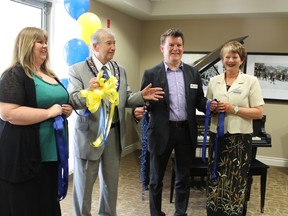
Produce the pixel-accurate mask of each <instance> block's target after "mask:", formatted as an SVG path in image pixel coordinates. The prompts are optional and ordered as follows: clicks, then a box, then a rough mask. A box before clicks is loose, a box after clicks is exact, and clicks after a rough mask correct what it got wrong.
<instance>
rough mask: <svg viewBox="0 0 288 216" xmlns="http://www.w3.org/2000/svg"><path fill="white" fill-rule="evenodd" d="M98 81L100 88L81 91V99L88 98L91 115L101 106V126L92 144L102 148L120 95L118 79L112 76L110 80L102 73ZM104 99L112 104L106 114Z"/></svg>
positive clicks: (99, 74) (87, 104)
mask: <svg viewBox="0 0 288 216" xmlns="http://www.w3.org/2000/svg"><path fill="white" fill-rule="evenodd" d="M97 81H98V84H99V86H100V88H98V89H94V90H81V91H80V95H81V97H84V98H86V106H87V108H88V110H89V111H90V112H91V113H95V112H96V111H97V110H98V109H99V107H100V106H101V115H100V124H99V130H98V135H97V139H96V140H95V141H94V142H93V143H92V145H93V146H94V147H100V146H101V145H103V143H104V144H105V143H106V140H107V137H108V134H109V132H110V127H111V123H112V119H113V115H114V110H115V106H117V105H118V104H119V95H118V92H117V90H116V87H117V82H118V81H117V79H116V78H115V77H114V76H110V77H109V79H108V80H107V79H105V78H103V77H102V73H101V72H99V73H98V75H97ZM103 99H107V100H108V101H109V102H110V103H111V106H110V111H109V113H108V112H106V111H107V110H106V109H107V108H106V106H105V103H103Z"/></svg>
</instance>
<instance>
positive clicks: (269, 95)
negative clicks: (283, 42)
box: [245, 52, 288, 100]
mask: <svg viewBox="0 0 288 216" xmlns="http://www.w3.org/2000/svg"><path fill="white" fill-rule="evenodd" d="M245 71H246V73H247V74H251V75H253V76H256V77H257V78H258V80H259V83H260V86H261V88H262V93H263V97H264V99H275V100H288V53H260V52H250V53H249V52H248V56H247V62H246V69H245Z"/></svg>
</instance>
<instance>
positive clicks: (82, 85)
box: [68, 61, 144, 160]
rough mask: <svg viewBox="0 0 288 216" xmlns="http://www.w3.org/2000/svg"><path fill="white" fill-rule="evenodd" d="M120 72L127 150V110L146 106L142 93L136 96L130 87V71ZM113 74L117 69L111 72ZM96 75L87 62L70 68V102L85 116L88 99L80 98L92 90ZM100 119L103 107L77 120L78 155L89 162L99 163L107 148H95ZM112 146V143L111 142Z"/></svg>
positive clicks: (121, 116) (122, 131)
mask: <svg viewBox="0 0 288 216" xmlns="http://www.w3.org/2000/svg"><path fill="white" fill-rule="evenodd" d="M119 69H120V86H119V90H118V93H119V105H118V112H119V120H120V136H121V140H120V143H121V148H122V150H124V147H125V130H126V124H125V107H134V106H141V105H142V104H143V103H144V100H143V98H142V95H141V92H137V93H132V92H131V90H130V87H129V85H128V84H127V77H126V71H125V69H124V68H123V67H121V66H119ZM111 71H113V69H112V70H111ZM93 77H94V75H93V73H92V72H91V70H90V69H89V67H88V65H87V63H86V61H83V62H80V63H77V64H75V65H72V66H71V67H70V68H69V84H68V92H69V95H70V102H71V104H72V105H73V107H74V108H75V109H77V110H79V111H78V113H79V114H80V115H83V114H84V112H85V110H86V99H85V98H83V97H81V96H80V90H83V89H89V81H90V79H91V78H93ZM99 119H100V108H99V109H98V110H97V111H96V112H95V113H91V114H90V115H89V116H87V117H83V116H79V115H77V117H76V120H75V121H76V122H75V129H74V130H75V131H74V132H75V134H74V154H75V156H77V157H79V158H82V159H88V160H97V159H98V158H99V157H100V156H101V154H102V152H103V150H104V145H102V146H101V147H99V148H95V147H93V146H92V145H91V142H93V141H95V140H96V138H97V133H98V126H99ZM111 144H112V143H111Z"/></svg>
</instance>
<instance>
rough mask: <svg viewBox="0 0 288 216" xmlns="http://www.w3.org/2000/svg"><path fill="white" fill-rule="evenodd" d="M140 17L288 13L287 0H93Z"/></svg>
mask: <svg viewBox="0 0 288 216" xmlns="http://www.w3.org/2000/svg"><path fill="white" fill-rule="evenodd" d="M93 1H96V2H100V3H102V4H104V5H107V6H109V7H111V8H114V9H116V10H118V11H121V12H123V13H125V14H127V15H130V16H132V17H135V18H137V19H139V20H171V19H194V18H195V19H198V18H201V19H203V18H243V17H279V16H288V1H287V0H273V1H272V0H238V1H237V0H93Z"/></svg>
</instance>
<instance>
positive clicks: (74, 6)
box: [64, 0, 90, 20]
mask: <svg viewBox="0 0 288 216" xmlns="http://www.w3.org/2000/svg"><path fill="white" fill-rule="evenodd" d="M89 6H90V1H89V0H64V7H65V9H66V11H67V13H68V14H69V15H70V16H71V17H72V18H73V19H75V20H77V19H78V17H79V16H81V15H82V14H83V13H86V12H87V11H88V8H89Z"/></svg>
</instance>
